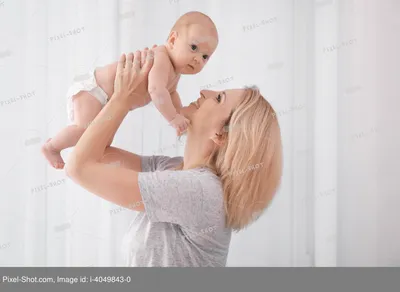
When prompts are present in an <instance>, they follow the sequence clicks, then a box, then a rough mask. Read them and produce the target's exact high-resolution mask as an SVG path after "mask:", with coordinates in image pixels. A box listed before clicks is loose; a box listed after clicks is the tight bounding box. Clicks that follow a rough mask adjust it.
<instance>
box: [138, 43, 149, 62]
mask: <svg viewBox="0 0 400 292" xmlns="http://www.w3.org/2000/svg"><path fill="white" fill-rule="evenodd" d="M148 50H149V48H147V47H146V48H144V50H142V54H141V56H140V67H143V65H144V62H145V61H146V57H147V51H148Z"/></svg>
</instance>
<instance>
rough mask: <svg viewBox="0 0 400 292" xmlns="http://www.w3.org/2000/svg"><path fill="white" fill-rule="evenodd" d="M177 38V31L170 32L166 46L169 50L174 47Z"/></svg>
mask: <svg viewBox="0 0 400 292" xmlns="http://www.w3.org/2000/svg"><path fill="white" fill-rule="evenodd" d="M177 38H178V32H177V31H171V33H170V34H169V36H168V41H167V43H168V45H169V46H170V48H171V49H172V48H173V47H174V45H175V41H176V39H177Z"/></svg>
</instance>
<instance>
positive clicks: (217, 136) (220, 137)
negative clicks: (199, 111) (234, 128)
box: [210, 133, 226, 146]
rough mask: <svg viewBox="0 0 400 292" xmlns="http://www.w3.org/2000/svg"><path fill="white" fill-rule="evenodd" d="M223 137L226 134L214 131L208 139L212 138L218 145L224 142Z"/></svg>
mask: <svg viewBox="0 0 400 292" xmlns="http://www.w3.org/2000/svg"><path fill="white" fill-rule="evenodd" d="M225 137H226V135H224V134H221V133H215V134H214V135H213V136H212V137H210V139H211V140H213V141H214V143H215V144H217V145H218V146H222V145H224V143H225Z"/></svg>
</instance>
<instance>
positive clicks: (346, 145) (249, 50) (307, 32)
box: [0, 0, 400, 266]
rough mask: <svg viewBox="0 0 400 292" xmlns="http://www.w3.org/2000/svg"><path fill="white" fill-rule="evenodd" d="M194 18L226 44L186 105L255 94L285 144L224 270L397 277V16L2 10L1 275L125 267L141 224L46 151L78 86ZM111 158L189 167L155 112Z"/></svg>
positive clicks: (249, 6) (129, 122)
mask: <svg viewBox="0 0 400 292" xmlns="http://www.w3.org/2000/svg"><path fill="white" fill-rule="evenodd" d="M191 10H198V11H202V12H204V13H206V14H208V15H209V16H210V17H211V18H212V19H213V20H214V21H215V23H216V25H217V27H218V31H219V34H220V44H219V47H218V49H217V51H216V53H215V55H214V56H213V57H212V59H211V61H210V63H209V64H208V65H207V66H206V67H205V69H204V70H203V72H201V73H200V74H198V75H196V76H184V77H183V78H182V81H181V82H180V84H179V88H178V89H179V92H180V94H181V96H182V99H183V103H184V104H188V103H189V102H191V101H193V100H195V99H197V98H198V96H199V90H201V89H203V88H211V89H215V90H218V89H222V88H235V87H242V86H244V85H251V84H256V85H258V86H259V87H260V89H261V91H262V93H263V94H264V96H265V98H266V99H267V100H268V101H270V102H271V104H272V105H273V106H274V108H275V109H276V111H277V112H278V118H279V120H280V125H281V130H282V136H283V146H284V174H283V184H282V186H281V188H280V190H279V193H278V194H277V196H276V198H275V199H274V200H273V202H272V204H271V206H270V208H269V209H268V211H267V212H266V213H265V215H263V216H262V217H261V218H260V219H259V220H258V221H257V222H256V223H255V224H253V225H252V226H250V227H249V228H247V229H246V230H244V231H242V232H240V233H238V234H234V236H233V238H232V242H231V246H230V253H229V257H228V266H382V265H391V266H399V265H400V248H399V246H400V228H399V227H398V224H397V221H398V220H396V219H397V218H398V216H397V214H398V213H397V206H399V203H400V199H399V196H398V195H399V186H398V184H396V183H397V178H398V174H399V171H398V169H397V165H396V162H397V161H399V160H398V158H399V155H398V154H397V151H396V150H397V149H399V147H396V146H400V145H399V144H400V139H399V135H398V131H397V133H396V131H395V130H393V131H391V130H390V131H389V127H390V126H392V125H396V122H397V124H398V122H399V119H400V118H399V116H398V115H396V113H395V109H396V105H398V104H399V101H398V98H399V94H398V92H399V90H398V83H399V82H398V77H399V76H400V75H399V69H398V68H400V66H399V65H400V64H399V57H398V55H397V54H398V52H399V51H400V50H399V49H400V48H399V44H400V42H399V31H400V22H399V20H398V19H399V18H398V15H399V12H400V3H399V1H397V0H385V1H378V0H346V1H345V0H340V1H339V0H315V1H312V0H294V1H288V0H281V1H272V0H268V1H265V0H249V1H246V2H245V3H244V2H243V1H239V0H218V1H215V0H205V1H196V0H176V1H175V0H158V1H157V0H151V1H150V0H147V1H146V0H140V1H139V0H130V1H112V0H86V1H78V0H73V1H61V0H52V1H50V0H36V1H35V0H31V1H28V0H13V1H7V0H4V1H0V34H1V35H0V36H1V40H2V41H1V43H0V80H1V90H2V94H1V97H0V121H1V126H0V130H1V134H2V135H1V137H2V139H1V141H2V143H1V146H0V147H1V152H0V153H1V161H2V163H1V164H0V222H1V223H0V266H121V265H122V262H121V254H120V244H121V239H122V236H123V234H124V232H125V231H126V230H127V228H128V226H129V224H130V222H131V220H132V219H133V218H134V216H135V215H136V213H135V212H133V211H129V210H126V209H123V208H120V207H118V206H116V205H114V204H111V203H109V202H106V201H104V200H102V199H100V198H98V197H96V196H95V195H93V194H90V193H88V192H86V191H85V190H83V189H82V188H80V187H79V186H77V185H75V184H74V183H73V182H71V181H70V180H69V179H68V178H67V177H66V176H65V173H64V172H63V171H56V170H54V169H52V168H50V167H49V166H48V164H47V162H46V161H45V160H44V158H43V157H42V155H41V154H40V146H41V145H42V143H44V142H45V141H46V140H47V139H48V138H49V137H52V136H54V134H56V133H57V132H58V131H59V130H60V129H61V128H62V127H63V126H65V125H66V122H67V115H66V98H65V93H66V91H67V89H68V87H69V85H70V84H71V82H72V80H73V79H74V78H79V76H80V75H82V74H85V73H86V72H88V71H89V70H90V69H92V68H94V67H96V66H102V65H105V64H107V63H110V62H113V61H115V60H117V58H118V56H119V54H120V53H122V52H129V51H134V50H136V49H141V48H143V47H145V46H149V47H150V46H152V45H153V44H162V43H163V42H164V41H165V39H166V37H167V35H168V32H169V30H170V28H171V26H172V25H173V23H174V21H175V20H176V19H177V18H178V17H179V16H180V15H182V14H183V13H185V12H187V11H191ZM114 146H116V147H121V148H123V149H126V150H128V151H132V152H135V153H138V154H143V155H154V154H163V155H170V156H175V155H182V154H183V147H182V146H183V145H182V143H179V142H177V141H176V138H175V135H174V131H173V130H172V129H171V128H170V127H169V126H168V125H167V124H166V122H165V121H164V119H163V118H162V117H161V116H160V114H159V113H157V111H156V110H155V108H154V107H152V106H151V105H148V106H147V107H145V108H143V109H140V110H137V111H134V112H132V113H130V114H129V115H128V116H127V118H126V119H125V120H124V122H123V124H122V126H121V128H120V129H119V131H118V132H117V135H116V137H115V140H114ZM70 150H71V149H69V150H66V151H64V152H63V153H62V156H63V157H64V159H66V158H67V156H68V153H69V152H70ZM123 163H124V162H123V161H121V162H120V164H123ZM396 195H397V196H396Z"/></svg>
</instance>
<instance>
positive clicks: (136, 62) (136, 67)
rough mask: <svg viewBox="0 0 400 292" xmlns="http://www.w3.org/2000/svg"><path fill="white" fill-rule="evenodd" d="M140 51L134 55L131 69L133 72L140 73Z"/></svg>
mask: <svg viewBox="0 0 400 292" xmlns="http://www.w3.org/2000/svg"><path fill="white" fill-rule="evenodd" d="M140 54H141V53H140V51H139V50H138V51H136V52H135V55H134V56H133V69H134V70H135V72H140Z"/></svg>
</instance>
